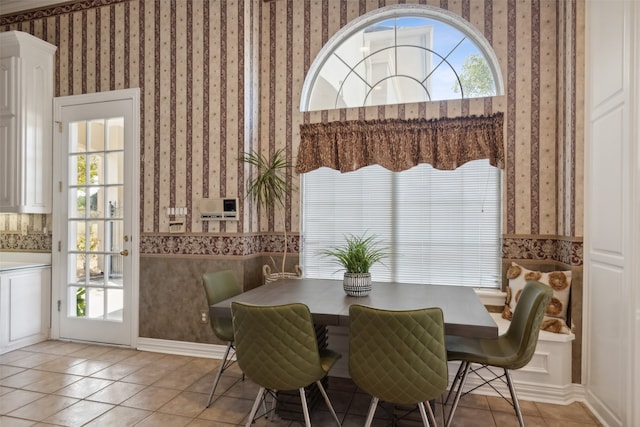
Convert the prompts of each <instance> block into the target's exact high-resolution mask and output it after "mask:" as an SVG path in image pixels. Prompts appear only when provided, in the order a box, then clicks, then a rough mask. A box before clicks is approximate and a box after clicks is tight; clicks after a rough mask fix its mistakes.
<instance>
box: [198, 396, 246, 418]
mask: <svg viewBox="0 0 640 427" xmlns="http://www.w3.org/2000/svg"><path fill="white" fill-rule="evenodd" d="M252 405H253V401H252V400H247V399H235V398H231V397H226V396H222V397H220V398H218V399H217V400H216V402H215V403H214V404H212V405H211V406H210V407H209V408H207V409H205V410H204V411H203V412H202V413H201V414H200V415H199V416H198V418H202V419H205V420H212V421H221V422H227V423H231V424H240V423H242V421H243V420H245V418H247V416H248V415H249V412H250V411H251V406H252Z"/></svg>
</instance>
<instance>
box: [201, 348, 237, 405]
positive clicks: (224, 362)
mask: <svg viewBox="0 0 640 427" xmlns="http://www.w3.org/2000/svg"><path fill="white" fill-rule="evenodd" d="M232 347H233V343H231V341H229V342H228V343H227V349H226V350H225V351H224V357H223V358H222V362H221V363H220V368H219V369H218V373H217V374H216V379H215V380H214V381H213V388H212V389H211V393H210V394H209V400H208V401H207V408H208V407H209V406H211V401H212V400H213V393H215V391H216V387H218V382H220V377H221V376H222V372H224V370H225V369H227V367H228V366H229V365H227V359H228V357H229V352H230V351H231V348H232Z"/></svg>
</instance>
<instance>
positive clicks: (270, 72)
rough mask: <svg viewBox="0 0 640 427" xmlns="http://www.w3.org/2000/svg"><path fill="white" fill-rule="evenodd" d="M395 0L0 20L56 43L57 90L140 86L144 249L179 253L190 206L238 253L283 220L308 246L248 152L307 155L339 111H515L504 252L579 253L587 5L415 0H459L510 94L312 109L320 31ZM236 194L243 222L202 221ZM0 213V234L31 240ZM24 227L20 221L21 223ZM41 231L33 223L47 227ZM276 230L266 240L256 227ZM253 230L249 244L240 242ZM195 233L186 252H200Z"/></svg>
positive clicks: (242, 1) (172, 2) (95, 4)
mask: <svg viewBox="0 0 640 427" xmlns="http://www.w3.org/2000/svg"><path fill="white" fill-rule="evenodd" d="M396 3H402V1H395V0H386V1H385V0H375V1H372V0H272V1H267V2H265V1H262V0H260V1H258V0H228V1H223V0H198V1H195V0H194V1H179V0H155V1H152V0H85V1H79V2H75V3H70V4H67V5H64V6H62V7H55V8H49V9H42V10H39V11H33V12H27V13H23V14H16V15H7V16H2V17H0V31H8V30H21V31H25V32H28V33H31V34H34V35H35V36H37V37H39V38H42V39H44V40H46V41H48V42H50V43H52V44H54V45H56V46H58V50H57V53H56V66H55V69H56V75H55V95H56V96H65V95H75V94H82V93H91V92H98V91H107V90H114V89H123V88H129V87H140V88H141V96H142V99H141V101H142V108H141V120H142V132H141V144H140V146H141V165H140V171H141V190H140V203H141V210H140V227H141V232H142V234H143V240H144V242H145V243H144V247H143V253H153V254H162V253H174V252H172V250H170V248H168V247H167V245H169V244H170V243H169V242H170V239H173V240H172V241H175V238H174V237H172V236H169V235H168V233H167V231H168V223H169V221H170V220H171V219H172V217H170V216H168V215H166V214H165V212H166V208H167V207H169V206H186V207H187V209H188V212H189V213H188V215H187V217H186V235H185V236H182V237H180V239H182V240H188V241H190V242H195V243H194V245H195V247H202V246H208V245H209V243H208V242H209V241H210V239H211V236H212V235H223V236H227V237H226V238H225V239H222V241H224V242H228V243H225V244H228V245H229V247H230V248H232V249H231V251H232V252H233V253H237V252H240V253H245V254H246V253H248V252H252V251H254V250H258V248H261V249H262V250H266V251H274V252H277V251H278V250H279V248H280V247H281V246H282V240H281V238H280V237H279V236H281V235H280V233H281V232H282V230H283V229H284V227H285V226H286V227H287V229H288V230H290V231H292V232H293V233H292V234H293V235H292V236H291V245H290V247H292V249H291V250H292V251H297V250H298V249H299V245H298V241H297V240H298V236H297V234H298V233H299V221H300V218H299V212H300V202H299V200H300V199H299V193H297V192H296V193H294V194H293V195H292V197H291V198H289V199H288V200H287V209H286V215H285V216H284V217H283V218H282V217H281V216H280V215H279V213H277V212H271V213H264V212H263V213H262V214H261V216H260V217H258V215H256V212H255V209H254V207H253V206H252V205H251V203H250V202H249V201H247V200H245V197H244V196H245V185H244V182H245V180H246V178H247V175H246V171H245V168H244V165H243V164H242V163H241V162H239V161H238V157H239V156H240V154H241V153H242V152H243V151H246V150H248V149H249V148H251V147H255V148H257V149H259V150H261V151H263V152H265V153H268V152H273V151H274V150H275V149H277V148H280V147H285V148H286V150H287V153H288V154H289V155H290V156H291V158H292V159H295V156H296V153H297V151H296V150H297V145H298V142H299V125H300V124H301V123H305V122H316V121H329V120H340V119H353V118H360V119H370V118H412V117H425V118H436V117H447V116H449V117H453V116H459V115H468V114H489V113H492V112H497V111H502V112H504V113H505V149H506V161H507V164H506V168H505V171H504V198H503V200H504V216H503V232H504V235H503V237H504V250H503V254H504V256H505V258H517V257H525V258H532V259H536V258H538V257H541V256H542V257H545V258H547V257H548V258H550V259H554V260H558V261H562V262H565V263H567V264H572V265H576V264H581V262H582V256H581V247H582V243H581V242H582V227H583V220H582V219H583V209H584V206H583V200H582V193H583V188H582V186H583V184H582V182H583V168H582V164H583V133H582V128H583V103H584V99H583V79H584V77H583V74H584V65H583V62H584V58H583V45H584V24H583V22H584V10H583V9H584V4H583V2H581V1H575V0H574V1H572V0H567V1H551V0H526V1H524V0H517V1H516V0H473V1H471V0H435V1H432V0H429V1H424V0H423V1H417V0H416V1H406V3H422V4H429V5H432V6H437V7H441V8H444V9H448V10H450V11H452V12H454V13H456V14H458V15H460V16H462V17H463V18H465V19H467V20H469V22H471V24H473V25H474V26H476V27H477V28H478V29H479V30H480V31H481V32H482V33H483V34H484V35H485V37H486V38H487V39H488V41H489V42H490V43H491V45H492V46H493V48H494V50H495V52H496V55H497V57H498V59H499V62H500V66H501V68H502V74H503V80H504V82H505V95H504V96H501V97H495V98H493V99H476V100H467V101H444V102H434V103H420V104H401V105H394V106H386V107H373V108H360V109H349V110H336V111H329V112H327V111H323V112H313V113H300V112H299V100H300V95H301V89H302V85H303V82H304V77H305V73H306V71H307V70H308V69H309V66H310V64H311V63H312V61H313V59H314V58H315V56H316V54H317V53H318V52H319V50H320V49H321V48H322V46H323V44H324V43H326V41H327V40H329V38H330V37H331V36H333V34H335V32H336V31H338V30H339V29H340V28H341V27H342V26H343V25H345V24H346V23H347V22H349V21H350V20H352V19H354V18H355V17H357V16H360V15H362V14H364V13H366V12H368V11H371V10H373V9H376V8H379V7H384V6H386V5H391V4H396ZM223 196H224V197H238V198H239V199H240V200H242V201H243V203H241V212H240V213H241V218H240V220H239V221H237V222H231V221H228V222H202V221H200V220H199V218H198V217H197V215H195V213H197V210H196V208H197V206H196V203H197V201H198V200H199V199H200V198H205V197H223ZM35 217H36V219H34V220H31V219H28V220H27V219H24V218H22V219H17V220H14V219H11V220H6V219H5V220H4V221H3V220H2V217H0V230H3V231H4V232H3V233H0V245H2V247H4V245H5V241H6V240H7V239H8V238H9V237H7V236H11V238H12V239H14V240H15V239H18V240H19V239H21V237H20V236H22V234H21V233H12V232H10V231H11V230H12V226H11V225H10V224H9V223H10V222H11V221H14V222H15V221H18V222H21V221H31V222H34V221H35V223H38V224H39V223H42V222H45V223H47V222H50V219H48V218H46V216H45V218H44V219H41V218H40V216H35ZM18 229H20V227H18ZM35 230H36V229H35V228H34V232H35ZM251 233H258V234H260V235H264V236H265V239H264V243H259V242H258V243H256V241H255V239H252V238H249V239H246V238H244V236H243V235H245V234H251ZM244 241H249V243H248V246H247V247H246V248H243V245H244V243H243V242H244ZM189 247H193V246H188V247H186V248H182V249H180V250H181V253H183V254H189V253H190V252H189V251H190V249H189Z"/></svg>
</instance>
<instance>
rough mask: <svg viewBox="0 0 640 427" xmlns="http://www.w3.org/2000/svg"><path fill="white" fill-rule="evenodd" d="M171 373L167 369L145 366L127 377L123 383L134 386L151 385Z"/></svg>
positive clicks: (123, 379)
mask: <svg viewBox="0 0 640 427" xmlns="http://www.w3.org/2000/svg"><path fill="white" fill-rule="evenodd" d="M169 373H170V371H169V369H167V368H157V367H156V366H144V367H142V368H140V369H138V370H137V371H135V372H133V373H131V374H129V375H127V376H126V377H124V378H122V379H121V380H122V381H125V382H128V383H133V384H142V385H151V384H153V383H155V382H156V381H158V380H160V379H162V378H163V377H165V376H166V375H168V374H169Z"/></svg>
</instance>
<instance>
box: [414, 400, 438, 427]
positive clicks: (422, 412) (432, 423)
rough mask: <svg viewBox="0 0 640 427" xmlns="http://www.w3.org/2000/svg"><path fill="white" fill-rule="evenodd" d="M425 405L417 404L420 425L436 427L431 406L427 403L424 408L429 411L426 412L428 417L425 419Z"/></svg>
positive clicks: (422, 403)
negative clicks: (420, 418)
mask: <svg viewBox="0 0 640 427" xmlns="http://www.w3.org/2000/svg"><path fill="white" fill-rule="evenodd" d="M424 407H425V404H424V402H420V403H418V409H419V410H420V416H421V417H422V424H424V427H430V426H432V427H436V425H437V424H436V417H435V415H433V409H431V404H430V403H429V402H427V404H426V407H427V409H428V410H429V411H428V415H429V417H428V418H427V412H426V411H425V409H424Z"/></svg>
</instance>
